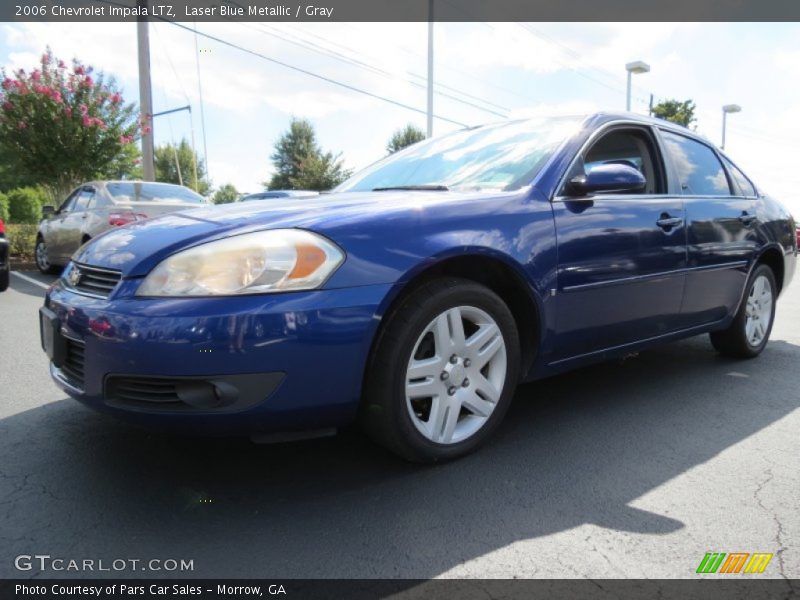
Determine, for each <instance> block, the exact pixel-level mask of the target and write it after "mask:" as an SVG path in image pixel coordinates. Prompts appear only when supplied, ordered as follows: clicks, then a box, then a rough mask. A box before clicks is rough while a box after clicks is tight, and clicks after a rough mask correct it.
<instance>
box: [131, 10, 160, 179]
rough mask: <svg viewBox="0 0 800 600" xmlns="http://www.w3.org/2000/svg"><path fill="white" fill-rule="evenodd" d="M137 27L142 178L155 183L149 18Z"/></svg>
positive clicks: (140, 19) (145, 18)
mask: <svg viewBox="0 0 800 600" xmlns="http://www.w3.org/2000/svg"><path fill="white" fill-rule="evenodd" d="M136 4H137V6H138V7H140V8H145V9H146V8H147V0H137V2H136ZM144 12H147V11H144ZM136 27H137V32H136V33H137V42H138V51H139V52H138V54H139V108H140V110H141V112H142V120H141V123H142V177H143V178H144V180H145V181H154V180H155V178H156V173H155V166H154V164H153V90H152V85H151V82H150V36H149V32H148V23H147V17H139V18H138V22H137V23H136Z"/></svg>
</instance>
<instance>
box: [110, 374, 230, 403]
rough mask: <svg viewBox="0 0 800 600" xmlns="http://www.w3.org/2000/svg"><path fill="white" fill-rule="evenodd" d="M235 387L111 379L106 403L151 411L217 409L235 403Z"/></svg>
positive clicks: (190, 381) (155, 379) (195, 381)
mask: <svg viewBox="0 0 800 600" xmlns="http://www.w3.org/2000/svg"><path fill="white" fill-rule="evenodd" d="M238 397H239V391H238V389H237V388H236V387H234V386H232V385H230V384H229V383H226V382H224V381H214V382H212V381H204V380H199V379H168V378H159V377H120V376H112V377H109V378H108V381H107V382H106V401H107V402H109V403H111V404H122V405H126V406H128V407H131V408H135V407H137V406H138V407H140V408H144V407H147V408H148V409H150V410H153V409H156V410H158V409H159V408H161V409H163V410H190V409H201V410H202V409H212V410H213V409H218V408H223V407H225V406H228V405H230V404H232V403H233V402H235V401H236V400H237V399H238Z"/></svg>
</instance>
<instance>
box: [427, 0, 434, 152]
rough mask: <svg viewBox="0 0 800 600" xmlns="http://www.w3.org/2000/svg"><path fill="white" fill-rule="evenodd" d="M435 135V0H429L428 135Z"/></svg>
mask: <svg viewBox="0 0 800 600" xmlns="http://www.w3.org/2000/svg"><path fill="white" fill-rule="evenodd" d="M432 135H433V0H428V137H431V136H432Z"/></svg>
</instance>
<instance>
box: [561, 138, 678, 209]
mask: <svg viewBox="0 0 800 600" xmlns="http://www.w3.org/2000/svg"><path fill="white" fill-rule="evenodd" d="M609 164H618V165H626V166H628V167H632V168H634V169H636V170H637V171H639V172H640V173H641V174H642V175H644V178H645V181H646V182H647V184H646V185H645V189H644V191H643V192H631V193H636V194H641V193H645V194H663V193H664V189H663V188H664V186H663V184H662V177H661V169H660V168H659V165H660V163H659V162H658V159H657V158H656V156H655V151H654V146H653V142H652V140H651V138H650V135H649V134H647V133H645V132H644V131H643V130H639V129H617V130H613V131H611V132H610V133H607V134H606V135H604V136H603V137H601V138H600V139H599V140H598V141H596V142H595V143H594V144H593V145H592V146H591V148H589V150H588V151H587V152H586V154H585V155H584V156H583V162H582V163H581V162H580V161H579V162H578V164H576V165H575V167H574V169H573V171H574V172H573V173H572V174H571V175H570V177H572V176H574V175H580V174H581V169H582V170H583V173H589V172H590V171H591V170H592V169H593V168H594V167H597V166H599V165H609Z"/></svg>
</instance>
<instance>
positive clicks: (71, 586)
mask: <svg viewBox="0 0 800 600" xmlns="http://www.w3.org/2000/svg"><path fill="white" fill-rule="evenodd" d="M22 598H48V599H50V598H52V599H60V600H66V599H84V598H142V599H148V600H150V599H155V598H158V599H162V600H163V599H166V598H171V599H183V598H197V599H210V600H216V599H240V598H241V599H253V598H276V599H280V598H292V599H295V598H297V599H304V600H305V599H310V600H371V599H377V598H393V599H397V600H407V599H408V600H410V599H416V598H426V599H427V598H431V599H434V600H438V599H441V600H450V599H455V598H457V599H458V600H471V599H473V598H474V599H475V600H486V599H497V600H501V599H511V598H525V599H539V598H541V599H550V598H569V599H576V600H579V599H583V598H587V599H591V598H604V599H605V598H608V599H612V598H659V599H668V598H676V599H677V598H680V599H682V600H689V599H693V598H697V599H698V600H700V599H702V600H712V599H716V598H721V599H722V598H725V599H739V598H741V599H742V600H744V599H747V600H758V599H761V598H764V599H772V598H782V599H791V598H800V580H787V579H758V580H756V579H746V580H742V579H739V580H736V579H721V578H717V579H674V580H641V579H640V580H636V579H595V580H589V579H435V580H414V579H389V580H387V579H340V580H319V579H316V580H310V579H309V580H300V579H286V580H278V579H275V580H269V579H252V580H242V579H230V580H214V579H195V580H190V579H186V580H168V579H154V580H144V579H120V580H112V579H92V580H87V579H82V580H81V579H49V580H48V579H44V580H30V579H26V580H22V579H3V580H0V599H2V600H11V599H22Z"/></svg>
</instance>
